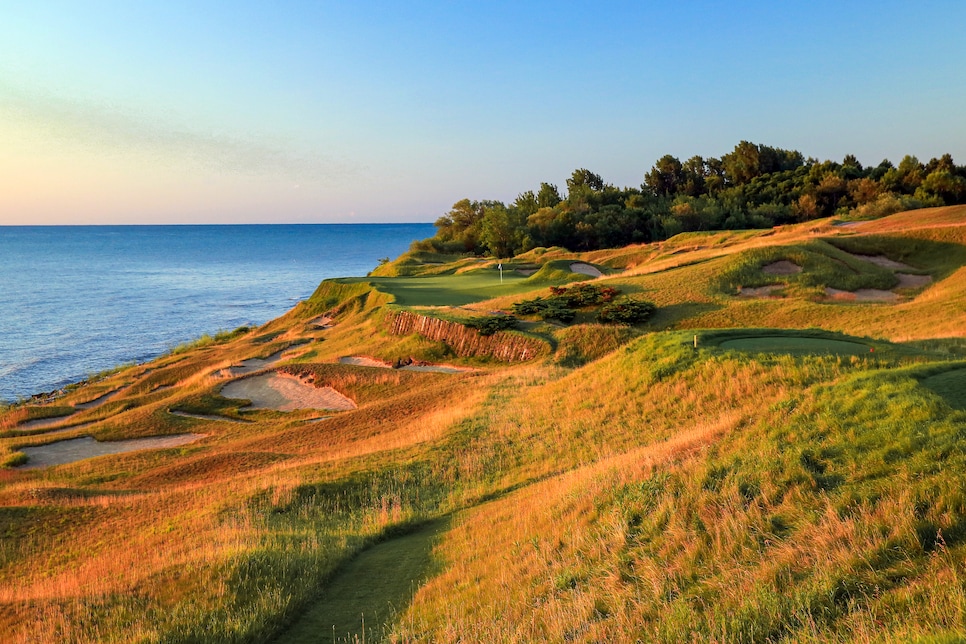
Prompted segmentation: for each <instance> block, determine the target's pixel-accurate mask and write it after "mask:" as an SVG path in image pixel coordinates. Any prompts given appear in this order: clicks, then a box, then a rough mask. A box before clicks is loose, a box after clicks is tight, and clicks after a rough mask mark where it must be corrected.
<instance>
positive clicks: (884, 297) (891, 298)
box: [825, 286, 899, 302]
mask: <svg viewBox="0 0 966 644" xmlns="http://www.w3.org/2000/svg"><path fill="white" fill-rule="evenodd" d="M825 294H826V295H827V296H829V297H830V298H832V299H833V300H839V301H842V302H895V301H896V300H898V299H899V296H898V295H896V294H895V293H893V292H892V291H882V290H879V289H877V288H860V289H859V290H857V291H842V290H839V289H837V288H832V287H831V286H826V287H825Z"/></svg>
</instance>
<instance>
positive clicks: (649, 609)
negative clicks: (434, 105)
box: [0, 208, 966, 642]
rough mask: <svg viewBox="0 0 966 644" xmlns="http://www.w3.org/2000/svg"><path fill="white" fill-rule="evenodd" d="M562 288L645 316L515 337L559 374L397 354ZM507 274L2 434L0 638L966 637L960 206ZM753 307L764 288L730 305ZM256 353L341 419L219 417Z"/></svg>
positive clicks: (338, 289) (354, 307)
mask: <svg viewBox="0 0 966 644" xmlns="http://www.w3.org/2000/svg"><path fill="white" fill-rule="evenodd" d="M870 257H872V258H885V259H887V260H891V261H892V262H899V263H900V264H901V265H902V266H903V267H902V268H890V267H889V266H892V264H888V265H887V266H883V265H881V264H882V261H881V260H877V261H878V262H879V263H876V262H873V261H870V260H869V258H870ZM574 261H581V262H588V263H592V264H594V265H596V266H600V267H602V268H603V269H604V271H605V273H606V274H605V276H604V277H602V278H598V281H597V283H600V284H604V285H610V286H614V287H616V288H618V289H620V290H621V291H622V293H624V294H629V295H634V296H639V297H643V298H646V299H648V300H651V301H653V302H654V303H656V304H657V306H658V309H657V311H656V313H655V314H654V315H653V317H651V318H650V320H648V321H647V322H646V323H644V324H641V325H638V326H634V327H627V326H611V325H602V324H598V323H596V322H595V321H594V315H593V310H592V309H589V308H588V309H587V310H581V311H578V313H577V317H576V318H575V321H574V323H573V324H570V325H563V324H557V323H555V322H552V321H551V322H545V321H540V320H536V319H524V320H522V321H521V325H522V326H523V328H524V329H525V330H526V332H528V333H534V334H538V335H540V337H543V338H545V339H546V340H547V342H548V343H549V344H550V345H551V346H552V347H553V353H552V355H550V356H548V357H542V358H539V359H537V360H532V361H530V362H526V363H518V364H506V363H501V362H498V361H496V360H493V359H481V358H468V359H463V360H461V359H458V358H456V357H455V355H456V354H455V352H454V350H453V348H452V347H447V346H446V345H444V344H442V343H438V342H432V341H430V340H427V339H425V338H421V337H420V336H418V335H409V336H394V335H391V334H389V333H388V332H387V328H386V324H385V320H386V313H387V312H388V311H390V310H394V309H400V308H404V309H405V308H414V309H416V310H419V311H421V312H423V313H427V312H428V313H432V314H433V315H438V316H440V317H444V318H448V319H460V318H465V317H466V316H471V315H474V314H479V313H482V312H486V313H489V312H493V311H500V310H503V311H507V310H509V308H510V306H511V305H512V304H513V303H514V302H517V301H520V300H521V299H525V298H532V297H537V296H546V295H548V294H549V292H550V291H549V287H550V286H553V285H560V284H565V283H568V282H571V281H574V280H584V279H588V277H587V276H586V275H581V274H576V273H572V272H570V271H569V268H568V267H569V265H570V263H571V262H574ZM778 261H785V262H791V263H793V264H795V265H796V266H798V267H801V269H802V270H801V272H786V273H782V274H774V273H773V272H770V271H769V270H767V267H768V266H769V265H771V264H774V263H775V262H778ZM518 268H519V269H521V270H517V269H518ZM504 269H505V275H504V281H503V283H502V284H501V283H500V280H499V272H498V270H496V268H495V262H491V261H489V260H486V261H479V260H477V259H474V258H447V257H443V256H433V257H428V256H426V257H423V256H419V255H411V254H407V255H405V256H403V257H402V258H400V259H399V260H397V261H396V262H393V263H390V264H387V265H385V266H382V267H380V269H379V270H378V273H379V276H374V277H371V278H354V279H343V280H332V281H327V282H324V283H323V284H322V285H320V287H319V289H318V290H317V291H316V293H315V294H314V295H313V296H312V298H311V299H310V300H308V301H306V302H303V303H301V304H299V305H298V306H297V307H296V308H295V309H293V310H292V311H290V312H289V313H288V314H286V315H284V316H282V317H281V318H279V319H277V320H274V321H272V322H270V323H268V324H266V325H264V326H263V327H261V328H258V329H246V330H240V331H239V332H238V333H234V334H224V335H221V336H218V337H215V338H206V339H204V340H203V341H201V342H198V343H195V344H194V345H192V346H186V347H183V348H181V349H179V350H178V351H177V352H173V353H172V354H170V355H167V356H164V357H161V358H159V359H157V360H155V361H154V362H152V363H150V364H147V365H139V366H132V367H126V368H122V369H119V370H117V371H116V372H113V373H109V374H105V375H104V376H102V377H101V378H99V379H93V380H92V381H91V382H87V383H82V384H80V385H78V386H76V387H72V388H70V391H69V392H68V393H67V394H66V395H65V396H63V397H62V398H60V399H58V400H55V401H51V402H49V403H47V404H42V405H41V404H33V405H20V406H14V407H11V408H8V409H5V410H2V411H0V461H3V462H5V463H7V466H5V467H3V468H0V632H2V633H3V634H4V641H11V642H63V641H75V642H127V641H144V642H195V641H211V642H263V641H280V642H300V641H332V639H333V637H335V639H336V641H355V640H357V639H360V638H361V637H362V636H363V631H362V623H363V620H364V621H365V625H366V626H365V632H364V636H365V638H366V641H443V642H457V641H515V642H530V641H553V642H557V641H581V642H597V641H614V642H624V641H627V642H633V641H666V642H677V641H682V640H685V641H686V640H692V641H720V642H732V641H735V642H772V641H806V642H808V641H814V642H826V641H842V642H845V641H868V642H873V641H875V642H878V641H915V640H917V639H921V641H958V640H960V639H962V638H966V565H964V563H963V562H964V561H966V492H964V490H966V450H964V446H966V442H964V441H966V394H964V392H966V209H964V208H943V209H933V210H926V211H916V212H913V213H900V214H898V215H894V216H892V217H888V218H885V219H881V220H877V221H870V222H863V223H861V224H858V225H854V226H836V225H833V223H832V222H810V223H809V224H807V225H800V226H788V227H783V228H780V229H776V230H772V231H736V232H722V233H713V234H710V233H709V234H700V233H692V234H688V235H680V236H678V237H675V238H673V239H671V240H668V241H666V242H663V243H661V244H655V245H645V246H637V247H628V248H624V249H613V250H608V251H596V252H594V253H588V254H584V255H577V254H570V253H567V252H566V251H563V250H562V249H548V250H543V251H532V252H531V253H528V254H527V255H526V256H523V257H520V258H517V259H516V260H514V262H507V263H505V265H504ZM521 271H522V272H521ZM897 273H904V274H909V275H919V276H925V275H928V276H929V277H930V278H931V281H930V282H929V283H928V284H924V285H921V286H918V287H915V288H909V287H900V286H898V281H899V278H898V277H897ZM758 286H774V287H775V289H773V290H772V292H771V293H769V294H768V295H767V296H761V297H758V296H755V297H749V296H747V294H741V293H740V292H739V288H738V287H741V288H742V289H747V288H753V287H758ZM826 287H829V288H833V289H840V290H844V291H854V290H856V289H878V290H879V291H887V292H890V293H893V295H894V297H892V299H891V300H890V301H883V302H866V301H861V300H855V301H846V300H843V299H842V298H835V297H830V296H829V295H828V291H826V290H825V289H826ZM345 356H368V357H373V358H378V359H382V360H386V361H390V362H392V361H394V360H397V359H398V358H400V357H408V358H410V359H412V360H415V361H417V362H419V361H424V362H430V363H446V364H459V363H463V364H464V366H471V367H473V369H472V370H471V371H463V372H458V373H431V372H416V371H402V370H398V369H384V368H377V367H365V366H355V365H349V364H340V363H339V358H342V357H345ZM272 357H278V358H280V359H279V361H278V362H276V363H272V364H269V365H267V366H265V367H264V369H265V370H272V371H282V372H286V373H289V374H296V375H298V376H300V377H302V378H303V379H306V380H307V381H310V382H311V383H312V384H313V385H314V386H316V387H332V388H333V389H335V390H336V391H338V392H339V393H341V394H342V395H344V396H347V397H349V398H351V399H352V400H353V401H354V402H355V403H356V404H357V405H358V408H357V409H354V410H351V411H333V412H325V413H321V412H319V411H316V410H308V409H306V410H298V411H292V412H279V411H273V410H254V409H249V408H247V407H246V405H245V401H240V400H234V399H229V398H225V397H223V396H222V395H221V388H222V387H223V386H224V384H226V383H227V382H229V381H231V380H232V379H235V378H239V377H244V375H233V373H234V372H232V371H231V369H232V368H233V367H234V368H238V367H239V366H241V365H244V364H246V362H245V361H248V360H250V359H253V358H258V359H267V358H272ZM257 364H262V363H257ZM174 412H179V413H184V414H190V416H189V415H178V413H174ZM37 421H39V423H40V424H38V422H37ZM31 423H33V424H31ZM182 433H196V434H204V438H203V439H201V440H199V441H197V442H194V443H191V444H188V445H183V446H181V447H177V448H172V449H160V450H145V451H138V452H130V453H125V454H118V455H112V456H104V457H99V458H91V459H85V460H80V461H77V462H75V463H70V464H66V465H60V466H56V467H51V468H46V469H23V468H21V467H19V465H22V464H23V457H22V452H20V451H19V450H20V449H21V448H23V447H26V446H36V445H43V444H45V443H51V442H55V441H58V440H61V439H63V438H71V437H77V436H93V437H94V438H96V439H98V440H118V439H127V438H137V437H148V436H164V435H174V434H182ZM26 464H27V465H29V461H28V462H27V463H26Z"/></svg>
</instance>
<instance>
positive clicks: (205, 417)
mask: <svg viewBox="0 0 966 644" xmlns="http://www.w3.org/2000/svg"><path fill="white" fill-rule="evenodd" d="M168 413H169V414H171V415H172V416H181V417H182V418H194V419H195V420H211V421H218V422H225V423H241V424H242V425H244V424H246V423H250V422H252V421H250V420H242V419H241V418H228V417H227V416H216V415H215V414H192V413H191V412H188V411H181V410H180V409H169V410H168Z"/></svg>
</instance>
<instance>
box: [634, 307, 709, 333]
mask: <svg viewBox="0 0 966 644" xmlns="http://www.w3.org/2000/svg"><path fill="white" fill-rule="evenodd" d="M722 308H724V307H723V306H722V305H720V304H712V303H710V302H681V303H680V304H671V305H667V306H659V307H657V310H656V311H655V312H654V315H653V316H651V319H650V320H648V321H647V325H648V326H649V327H651V328H654V329H664V328H670V327H672V326H673V325H675V324H677V323H678V322H681V321H682V320H687V319H688V318H693V317H698V316H700V315H704V314H705V313H710V312H711V311H717V310H719V309H722Z"/></svg>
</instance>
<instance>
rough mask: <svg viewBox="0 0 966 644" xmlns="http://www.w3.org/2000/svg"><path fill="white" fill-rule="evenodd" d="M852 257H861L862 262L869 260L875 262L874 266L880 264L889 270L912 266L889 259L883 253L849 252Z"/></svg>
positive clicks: (907, 268)
mask: <svg viewBox="0 0 966 644" xmlns="http://www.w3.org/2000/svg"><path fill="white" fill-rule="evenodd" d="M849 254H850V255H852V257H854V258H856V259H861V260H862V261H863V262H869V263H870V264H875V265H876V266H881V267H882V268H888V269H891V270H896V269H899V270H909V269H910V268H912V266H909V264H903V263H902V262H897V261H895V260H892V259H889V258H888V257H886V256H884V255H855V254H853V253H849ZM913 270H915V269H913Z"/></svg>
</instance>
